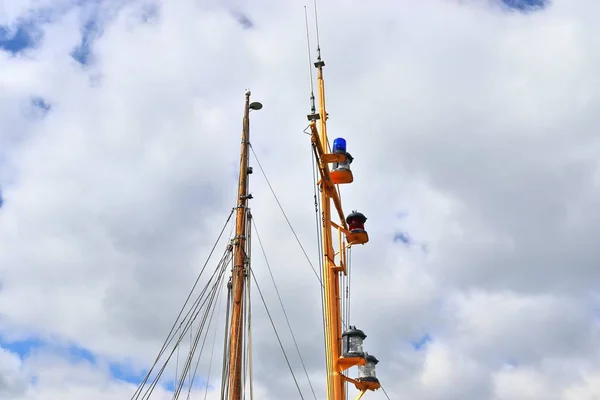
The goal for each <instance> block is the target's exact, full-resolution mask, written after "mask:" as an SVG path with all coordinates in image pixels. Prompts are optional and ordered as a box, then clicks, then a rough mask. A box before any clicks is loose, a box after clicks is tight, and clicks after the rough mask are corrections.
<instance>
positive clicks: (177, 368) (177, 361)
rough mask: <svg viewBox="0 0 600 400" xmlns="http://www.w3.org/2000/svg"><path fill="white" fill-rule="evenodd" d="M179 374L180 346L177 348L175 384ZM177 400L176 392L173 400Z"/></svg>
mask: <svg viewBox="0 0 600 400" xmlns="http://www.w3.org/2000/svg"><path fill="white" fill-rule="evenodd" d="M190 344H191V343H190ZM178 372H179V346H177V358H176V359H175V382H177V374H178ZM176 399H177V396H176V394H175V392H173V400H176Z"/></svg>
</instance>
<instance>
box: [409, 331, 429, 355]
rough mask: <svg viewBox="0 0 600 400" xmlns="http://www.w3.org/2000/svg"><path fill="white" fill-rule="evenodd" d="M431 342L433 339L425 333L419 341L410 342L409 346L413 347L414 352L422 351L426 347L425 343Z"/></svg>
mask: <svg viewBox="0 0 600 400" xmlns="http://www.w3.org/2000/svg"><path fill="white" fill-rule="evenodd" d="M432 340H433V338H432V337H431V335H430V334H429V333H426V334H425V335H423V336H422V337H421V338H420V339H418V340H416V341H414V342H411V344H412V345H413V348H414V349H415V350H416V351H419V350H422V349H424V348H425V347H426V346H427V343H429V342H431V341H432Z"/></svg>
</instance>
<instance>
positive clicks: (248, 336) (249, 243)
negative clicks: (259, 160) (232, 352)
mask: <svg viewBox="0 0 600 400" xmlns="http://www.w3.org/2000/svg"><path fill="white" fill-rule="evenodd" d="M252 221H253V218H252V214H250V211H248V229H247V230H246V232H248V240H247V241H246V247H247V250H246V254H247V255H248V265H247V271H250V270H251V269H252ZM247 274H248V272H246V275H247ZM251 287H252V285H250V279H246V296H247V298H246V305H247V307H248V322H247V323H248V330H247V331H246V346H247V350H246V351H247V354H246V357H247V359H246V362H247V363H248V366H247V367H248V382H249V388H250V400H253V399H254V385H253V376H252V305H251V303H250V301H251V296H250V288H251ZM245 395H246V392H244V396H245Z"/></svg>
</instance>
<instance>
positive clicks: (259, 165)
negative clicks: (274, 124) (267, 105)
mask: <svg viewBox="0 0 600 400" xmlns="http://www.w3.org/2000/svg"><path fill="white" fill-rule="evenodd" d="M250 150H252V154H253V155H254V158H255V159H256V163H257V164H258V167H259V168H260V171H261V172H262V174H263V176H264V178H265V181H266V182H267V185H268V186H269V189H271V193H272V194H273V197H274V198H275V201H276V202H277V205H278V206H279V209H280V210H281V212H282V213H283V216H284V218H285V220H286V222H287V223H288V226H289V227H290V229H291V230H292V233H293V234H294V237H295V238H296V241H297V242H298V244H299V245H300V248H301V249H302V252H303V253H304V256H305V257H306V260H307V261H308V264H309V265H310V267H311V268H312V270H313V272H314V273H315V276H316V277H317V279H318V280H319V282H320V283H321V285H323V280H322V279H321V278H320V277H319V274H318V273H317V271H316V270H315V267H314V265H313V263H312V262H311V261H310V257H309V256H308V254H307V253H306V250H304V246H302V243H301V242H300V239H299V238H298V235H297V234H296V231H295V230H294V227H293V226H292V223H291V222H290V220H289V219H288V217H287V214H286V213H285V211H284V210H283V207H282V205H281V203H280V202H279V198H278V197H277V195H276V194H275V190H274V189H273V186H271V182H269V178H267V174H266V173H265V170H264V169H263V167H262V165H261V163H260V161H259V160H258V157H257V156H256V152H255V151H254V148H253V147H252V145H250Z"/></svg>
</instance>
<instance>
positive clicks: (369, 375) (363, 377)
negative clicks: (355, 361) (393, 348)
mask: <svg viewBox="0 0 600 400" xmlns="http://www.w3.org/2000/svg"><path fill="white" fill-rule="evenodd" d="M365 361H366V363H365V365H359V366H358V378H357V379H356V380H357V381H361V382H379V380H378V379H377V377H376V375H375V365H377V363H378V362H379V360H378V359H377V358H375V356H372V355H370V354H367V356H366V357H365Z"/></svg>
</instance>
